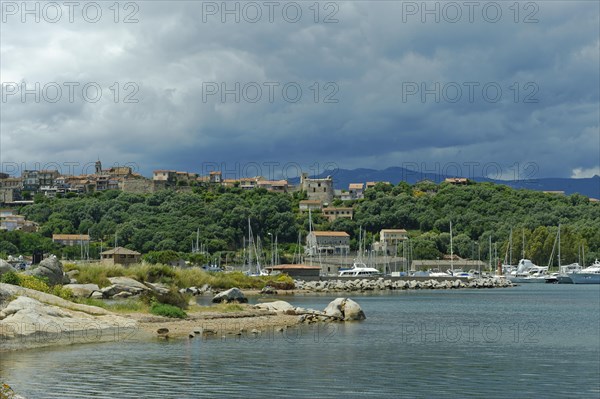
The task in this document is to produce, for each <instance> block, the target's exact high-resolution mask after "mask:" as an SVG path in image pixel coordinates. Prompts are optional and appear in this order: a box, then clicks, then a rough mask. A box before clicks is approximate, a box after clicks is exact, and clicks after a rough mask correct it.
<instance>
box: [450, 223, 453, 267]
mask: <svg viewBox="0 0 600 399" xmlns="http://www.w3.org/2000/svg"><path fill="white" fill-rule="evenodd" d="M450 270H452V271H454V249H453V248H452V220H451V221H450Z"/></svg>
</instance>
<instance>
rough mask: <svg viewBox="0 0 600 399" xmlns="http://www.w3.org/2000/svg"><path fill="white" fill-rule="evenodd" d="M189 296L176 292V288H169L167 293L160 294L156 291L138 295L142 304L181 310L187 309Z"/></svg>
mask: <svg viewBox="0 0 600 399" xmlns="http://www.w3.org/2000/svg"><path fill="white" fill-rule="evenodd" d="M190 298H191V296H190V295H188V294H182V293H181V292H179V291H177V288H176V287H171V289H170V290H169V292H168V293H166V294H160V293H158V292H156V291H145V292H144V293H142V294H141V295H140V299H141V300H142V302H144V303H146V304H148V305H152V304H153V303H162V304H165V305H172V306H176V307H178V308H181V309H187V308H188V306H189V301H190Z"/></svg>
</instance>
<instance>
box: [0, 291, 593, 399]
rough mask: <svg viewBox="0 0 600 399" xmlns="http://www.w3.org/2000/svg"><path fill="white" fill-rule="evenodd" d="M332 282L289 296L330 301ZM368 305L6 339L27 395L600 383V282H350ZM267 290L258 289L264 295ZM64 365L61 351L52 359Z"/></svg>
mask: <svg viewBox="0 0 600 399" xmlns="http://www.w3.org/2000/svg"><path fill="white" fill-rule="evenodd" d="M334 297H335V296H333V295H331V294H328V293H321V294H318V293H317V294H312V295H305V296H294V297H293V298H290V297H285V300H287V301H289V302H291V303H293V304H295V305H298V306H303V307H314V308H322V307H323V306H324V305H325V304H327V303H328V302H329V301H330V300H331V299H332V298H334ZM352 297H353V299H354V300H356V301H357V302H358V303H359V304H360V305H361V307H362V308H363V309H364V311H365V314H366V315H367V319H366V320H364V321H362V322H360V323H343V324H326V325H320V324H316V325H310V326H307V325H301V326H298V327H297V328H296V329H290V330H289V331H288V332H287V333H286V334H278V333H277V332H275V331H274V332H267V331H266V332H265V334H262V335H259V336H256V337H253V338H242V339H237V338H231V337H227V338H220V337H217V338H213V339H206V340H201V339H195V340H174V341H155V340H127V341H117V342H109V343H104V344H88V345H73V346H67V347H56V348H40V349H36V350H30V351H20V352H8V353H3V356H2V358H1V359H0V374H1V375H2V376H3V378H5V379H6V380H7V381H10V383H11V386H12V387H13V388H14V389H15V390H16V391H18V392H19V393H21V394H23V395H24V396H25V397H28V398H35V397H44V398H77V397H96V398H114V397H121V398H137V397H140V392H143V396H144V397H147V398H164V397H177V398H197V397H211V398H219V397H223V398H225V397H240V396H245V397H257V396H264V397H281V396H290V395H291V396H293V397H305V398H309V397H315V395H316V393H317V392H318V396H319V397H323V398H333V397H359V396H360V397H363V396H366V397H379V398H381V397H386V398H387V397H389V398H391V397H441V396H443V397H448V398H464V397H483V396H485V397H489V398H508V397H510V398H514V397H545V398H564V397H578V398H597V397H598V396H599V395H600V383H599V381H598V378H597V377H598V375H599V372H600V364H599V363H598V357H599V356H600V337H599V336H598V325H599V324H600V312H599V309H600V287H599V286H598V285H573V284H565V285H563V284H559V285H555V284H523V285H522V286H517V287H513V288H508V289H498V290H476V289H464V290H406V291H379V292H375V291H373V292H369V293H365V294H359V293H353V296H352ZM261 300H264V299H261V297H251V298H250V301H251V302H255V303H256V302H259V301H261ZM56 365H60V367H57V366H56Z"/></svg>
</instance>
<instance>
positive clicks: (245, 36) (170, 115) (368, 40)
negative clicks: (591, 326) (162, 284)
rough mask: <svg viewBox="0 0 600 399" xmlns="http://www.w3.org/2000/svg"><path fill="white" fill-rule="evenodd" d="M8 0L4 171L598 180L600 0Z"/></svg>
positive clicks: (1, 69)
mask: <svg viewBox="0 0 600 399" xmlns="http://www.w3.org/2000/svg"><path fill="white" fill-rule="evenodd" d="M1 4H2V20H1V25H0V29H1V31H0V44H1V52H0V57H1V60H0V74H1V75H0V78H1V81H2V103H1V107H2V110H1V122H0V129H1V130H0V155H1V161H2V164H3V169H5V170H6V169H8V168H7V167H6V165H9V166H10V167H14V165H16V164H20V165H22V164H23V163H26V164H27V167H31V168H32V167H34V166H35V165H34V164H35V163H38V164H41V165H43V164H45V163H48V162H55V163H58V164H64V163H65V162H71V163H78V164H80V165H85V164H86V163H88V162H92V161H94V160H95V159H96V158H98V157H99V158H100V159H102V160H103V162H104V163H105V164H106V165H109V164H132V165H136V168H137V169H138V170H139V171H140V172H141V173H143V174H146V175H148V174H150V173H151V171H152V170H153V169H161V168H169V169H178V170H186V171H196V172H202V171H203V169H204V168H205V167H206V165H211V166H214V165H215V164H219V165H223V166H224V167H225V168H227V169H230V170H235V169H236V168H237V169H238V170H240V171H241V170H244V166H243V165H249V164H258V165H265V164H266V163H269V164H270V163H279V165H280V166H278V167H275V170H277V168H283V165H286V164H288V163H290V162H293V163H297V164H299V165H302V167H303V168H305V169H306V170H310V171H316V170H315V165H318V168H319V169H320V168H321V167H322V166H324V165H325V164H327V163H329V164H330V165H332V164H334V165H338V166H339V167H343V168H348V169H352V168H359V167H368V168H375V169H383V168H385V167H389V166H402V165H403V164H406V163H411V164H419V165H423V167H424V168H426V169H429V170H435V169H436V168H438V169H439V168H443V165H446V164H449V163H456V164H459V165H465V164H468V165H474V164H477V165H478V166H476V167H475V170H474V173H475V174H481V173H478V172H483V169H484V167H485V165H486V164H489V163H494V164H498V165H501V167H502V168H503V169H504V170H505V171H506V173H505V175H504V176H501V177H505V178H511V177H514V174H515V169H516V170H517V172H519V173H521V174H522V173H530V172H531V170H529V171H526V170H524V168H525V165H531V164H532V163H533V164H535V165H536V168H537V169H536V171H535V173H536V177H550V176H552V177H569V176H573V177H587V176H591V175H593V174H597V173H600V171H599V164H600V159H599V157H600V155H599V154H600V131H599V119H600V101H599V95H600V80H599V70H600V39H599V37H600V35H599V33H600V20H599V15H600V4H599V3H597V2H588V1H580V2H578V1H569V2H566V1H565V2H560V1H556V2H555V1H552V2H550V1H547V2H520V3H517V5H516V6H515V3H514V2H426V3H424V2H401V1H398V2H390V1H369V2H366V1H365V2H360V1H351V2H350V1H349V2H339V1H335V2H327V1H324V2H319V3H315V2H303V1H300V2H261V1H257V2H236V1H229V2H201V1H181V2H179V1H171V2H159V1H135V2H121V3H118V7H115V6H114V3H113V2H96V3H90V2H81V3H78V6H77V7H73V9H70V8H69V7H68V6H67V5H65V3H62V2H56V3H53V4H55V6H48V4H49V3H46V2H29V3H27V4H28V7H29V8H28V10H24V9H23V4H25V3H22V2H10V1H2V3H1ZM36 4H37V6H36ZM36 7H37V8H36ZM57 10H58V11H59V12H60V17H59V14H58V13H57ZM99 12H100V13H101V14H99ZM36 18H37V19H39V21H36ZM36 85H37V86H36ZM24 89H27V90H29V91H28V92H24V91H23V90H24ZM71 94H72V97H71ZM70 97H71V98H70ZM236 165H241V166H236ZM440 165H441V166H440ZM271 168H273V167H271ZM266 169H267V167H265V170H266ZM465 170H466V169H465ZM232 173H233V172H232ZM519 173H518V174H519ZM493 177H496V178H498V177H499V176H498V175H497V174H496V175H495V176H493ZM528 177H531V176H528Z"/></svg>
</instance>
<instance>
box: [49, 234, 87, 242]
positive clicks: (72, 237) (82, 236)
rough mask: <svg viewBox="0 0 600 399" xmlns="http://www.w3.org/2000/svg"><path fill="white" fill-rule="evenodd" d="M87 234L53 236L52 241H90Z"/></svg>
mask: <svg viewBox="0 0 600 399" xmlns="http://www.w3.org/2000/svg"><path fill="white" fill-rule="evenodd" d="M89 239H90V236H89V235H87V234H52V240H53V241H54V240H85V241H89Z"/></svg>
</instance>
